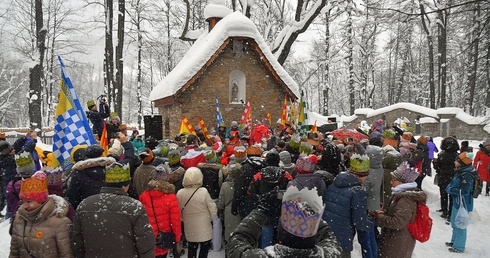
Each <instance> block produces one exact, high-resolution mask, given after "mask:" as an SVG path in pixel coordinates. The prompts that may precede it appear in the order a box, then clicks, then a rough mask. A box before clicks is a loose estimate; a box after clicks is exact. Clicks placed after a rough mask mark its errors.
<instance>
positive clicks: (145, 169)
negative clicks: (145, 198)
mask: <svg viewBox="0 0 490 258" xmlns="http://www.w3.org/2000/svg"><path fill="white" fill-rule="evenodd" d="M153 170H155V166H153V165H152V164H145V163H142V164H141V165H140V166H139V167H138V168H137V169H136V171H135V172H134V177H133V186H134V188H135V190H136V193H138V196H140V195H141V194H142V193H143V192H144V191H145V190H146V189H147V186H148V182H150V180H151V172H152V171H153Z"/></svg>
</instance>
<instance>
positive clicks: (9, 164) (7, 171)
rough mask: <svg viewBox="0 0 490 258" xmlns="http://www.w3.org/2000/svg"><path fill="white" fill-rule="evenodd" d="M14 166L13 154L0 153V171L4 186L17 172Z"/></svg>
mask: <svg viewBox="0 0 490 258" xmlns="http://www.w3.org/2000/svg"><path fill="white" fill-rule="evenodd" d="M16 167H17V165H16V164H15V155H14V154H7V155H0V172H1V175H2V182H3V184H4V185H5V186H6V185H7V184H8V183H9V182H10V181H12V179H14V177H15V175H16V174H17V170H16Z"/></svg>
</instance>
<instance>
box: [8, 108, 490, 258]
mask: <svg viewBox="0 0 490 258" xmlns="http://www.w3.org/2000/svg"><path fill="white" fill-rule="evenodd" d="M87 104H88V107H89V112H91V115H89V118H90V119H91V121H92V123H93V124H94V134H95V135H100V133H101V131H100V130H101V127H100V126H99V125H100V124H99V123H101V122H102V121H103V120H104V119H108V122H107V124H108V125H109V124H110V128H111V130H110V131H111V133H110V134H109V138H110V139H111V140H110V141H111V144H110V148H109V150H108V152H107V153H108V154H107V155H106V156H104V155H103V153H104V149H103V148H102V147H101V146H100V145H97V144H95V145H90V146H83V145H81V146H76V148H74V149H73V151H72V153H71V160H72V163H73V164H72V166H70V168H68V169H64V170H63V169H61V168H49V167H44V168H43V167H41V164H40V162H39V160H38V159H37V155H36V151H35V150H34V147H35V144H36V141H37V137H36V133H35V132H29V133H28V134H27V135H26V136H25V137H21V138H19V139H18V140H17V141H16V142H15V143H14V144H13V145H10V144H9V143H8V142H7V141H5V139H3V140H2V139H1V135H0V169H2V175H3V178H2V179H3V181H2V192H3V195H2V199H1V202H0V208H3V207H5V206H6V207H7V209H6V210H7V213H6V214H5V215H4V216H5V217H6V218H8V219H10V221H11V229H10V234H11V235H12V240H11V247H10V256H11V257H167V256H168V255H171V256H173V257H179V256H180V255H182V254H183V253H185V252H187V257H207V256H208V253H209V252H211V251H215V252H217V251H221V250H222V249H225V253H226V257H230V258H231V257H301V256H304V257H351V252H352V251H353V242H354V241H355V239H356V238H355V236H356V235H357V241H358V242H359V244H360V246H361V250H362V257H365V258H366V257H367V258H368V257H390V258H391V257H411V255H412V252H413V249H414V247H415V244H416V240H415V238H414V237H413V236H412V235H411V233H410V232H409V230H408V228H407V225H408V224H410V223H413V222H414V220H415V218H416V212H417V204H418V203H422V204H425V202H426V200H427V195H426V194H425V193H424V191H423V189H422V181H423V179H424V177H425V176H432V175H431V171H432V166H433V168H434V171H435V172H436V175H435V177H436V180H437V185H438V186H439V187H440V189H441V190H440V194H441V196H440V203H441V209H440V210H438V211H439V212H441V216H442V217H443V218H445V219H447V220H448V222H449V224H451V226H452V228H453V233H452V236H451V238H450V239H449V236H448V242H447V243H446V245H447V246H448V250H449V251H450V252H455V253H461V252H464V250H465V245H466V234H467V232H466V229H461V228H459V227H457V226H456V225H455V217H456V213H457V210H458V208H459V207H460V205H462V203H461V202H462V201H461V200H463V202H464V204H465V207H467V210H468V211H471V210H472V208H473V198H474V197H473V195H472V189H473V184H474V182H475V181H474V180H475V179H474V178H475V177H474V176H476V175H479V177H480V179H481V180H482V181H485V182H487V183H486V187H485V191H484V192H483V193H482V194H484V195H487V196H488V195H489V194H490V189H489V188H490V187H489V185H488V181H490V177H489V172H488V168H489V163H490V141H489V140H487V141H484V142H483V143H482V144H481V145H480V149H479V150H478V151H477V152H476V153H475V154H474V153H473V150H472V148H471V147H468V146H467V144H466V143H465V142H463V143H462V144H461V147H460V145H459V144H458V141H457V140H456V138H455V137H446V138H445V139H444V140H443V141H442V143H441V146H435V144H434V143H433V142H432V139H431V137H429V136H424V135H422V136H419V137H418V138H417V139H416V138H415V137H414V136H413V134H412V133H410V132H406V131H404V130H402V129H401V128H400V127H398V126H397V125H386V123H385V122H384V121H382V120H379V121H375V123H373V125H372V127H371V129H370V130H369V131H362V130H361V129H358V128H357V130H358V131H360V132H359V133H362V134H364V135H366V136H367V137H363V138H362V139H364V138H366V139H364V140H360V139H351V138H345V139H342V138H335V137H333V136H332V135H329V134H328V133H326V134H322V133H320V132H318V131H315V132H311V133H310V134H308V136H304V137H301V136H300V135H299V134H298V133H297V132H296V130H295V129H294V125H292V124H291V123H289V122H287V123H286V124H285V125H281V124H279V123H278V125H277V127H275V128H273V127H272V126H271V125H269V124H268V122H267V121H266V120H264V121H262V122H257V123H256V124H255V125H254V127H253V128H240V127H239V125H238V123H237V122H235V121H233V122H231V123H230V128H226V125H225V124H221V125H220V126H219V127H218V130H217V131H216V130H214V129H211V130H210V135H209V136H206V135H204V133H203V131H202V128H200V127H197V128H196V134H188V135H187V134H182V135H177V136H175V138H174V139H152V138H151V137H148V138H146V139H144V138H143V137H142V136H140V135H139V131H138V130H135V131H133V132H132V134H131V135H129V137H128V133H127V131H126V128H125V127H124V126H122V124H121V121H120V119H119V117H118V116H117V114H114V113H110V112H109V110H108V108H107V106H106V103H104V102H103V101H100V103H99V110H100V111H97V108H96V107H95V103H94V102H93V101H89V103H87ZM108 128H109V127H108ZM361 131H362V132H361ZM384 131H390V132H393V135H394V137H393V138H394V139H395V140H396V141H395V142H396V144H387V142H386V141H384V138H385V137H384V135H387V134H384V133H383V132H384ZM439 149H440V152H439V153H438V155H437V157H436V158H434V157H435V155H434V153H435V152H438V151H439ZM161 232H166V233H172V234H171V235H172V237H173V240H174V241H175V244H174V245H173V247H170V248H161V247H159V246H160V245H158V241H160V237H159V235H160V234H161ZM157 236H158V237H157Z"/></svg>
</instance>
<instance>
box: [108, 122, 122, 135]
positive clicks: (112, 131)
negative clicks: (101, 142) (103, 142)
mask: <svg viewBox="0 0 490 258" xmlns="http://www.w3.org/2000/svg"><path fill="white" fill-rule="evenodd" d="M120 126H121V123H119V122H118V123H115V124H114V123H112V122H108V123H106V127H107V138H109V139H117V133H118V132H120V131H121V129H119V127H120Z"/></svg>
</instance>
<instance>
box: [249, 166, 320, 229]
mask: <svg viewBox="0 0 490 258" xmlns="http://www.w3.org/2000/svg"><path fill="white" fill-rule="evenodd" d="M291 180H293V177H292V176H291V175H290V174H289V173H288V172H286V171H285V170H284V169H282V168H280V167H274V166H267V167H265V168H263V169H261V170H260V172H258V173H256V174H255V175H254V178H253V180H252V182H251V183H250V186H249V188H248V192H247V194H249V195H250V196H252V198H253V199H254V201H255V205H254V208H255V206H256V205H257V203H258V201H259V199H260V196H261V195H262V194H265V193H268V192H270V191H272V190H273V189H274V188H276V187H278V188H279V190H286V188H287V186H288V183H289V181H291ZM322 182H323V181H322ZM280 213H281V211H280V210H279V209H277V210H275V211H271V212H270V214H271V215H270V216H269V219H268V220H267V222H266V223H265V224H266V225H268V226H275V225H277V222H278V221H279V216H280V215H281V214H280Z"/></svg>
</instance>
